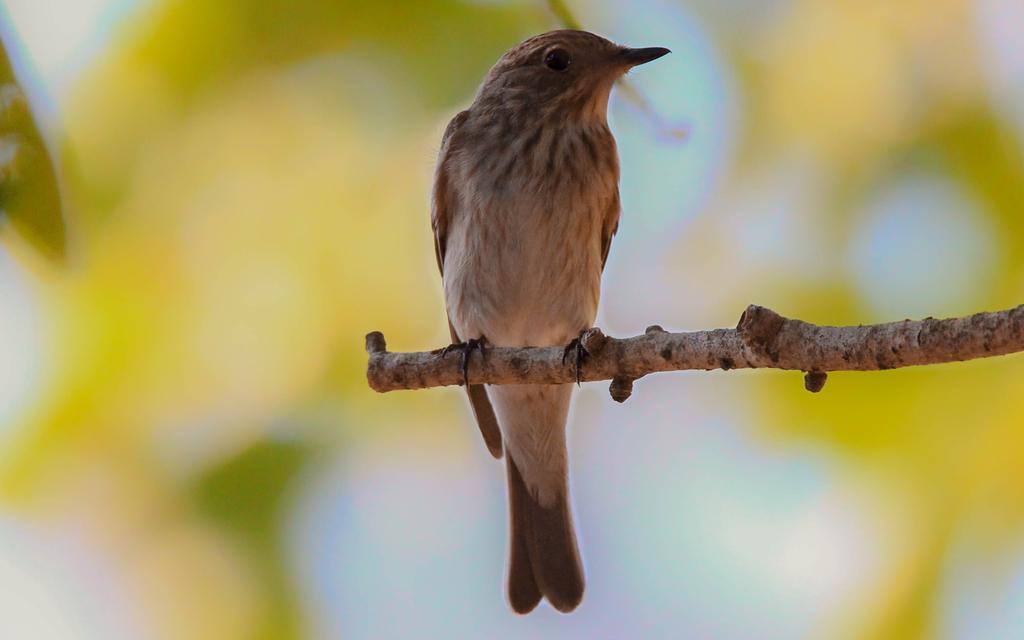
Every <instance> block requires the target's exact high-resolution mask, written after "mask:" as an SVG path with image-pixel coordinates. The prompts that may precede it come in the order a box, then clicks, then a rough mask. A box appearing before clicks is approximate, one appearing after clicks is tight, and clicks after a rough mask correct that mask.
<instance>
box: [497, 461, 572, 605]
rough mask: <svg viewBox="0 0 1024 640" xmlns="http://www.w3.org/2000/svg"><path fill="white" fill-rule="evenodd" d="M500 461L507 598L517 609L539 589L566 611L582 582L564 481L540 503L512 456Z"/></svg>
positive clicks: (530, 601)
mask: <svg viewBox="0 0 1024 640" xmlns="http://www.w3.org/2000/svg"><path fill="white" fill-rule="evenodd" d="M505 466H506V468H507V470H508V495H509V510H510V512H511V513H510V517H509V522H510V525H511V537H512V541H511V544H510V554H509V575H508V596H509V602H510V603H511V604H512V608H513V609H514V610H515V611H516V612H517V613H528V612H529V611H531V610H532V609H533V608H534V607H535V606H536V605H537V602H538V600H539V599H540V594H543V595H544V596H545V597H546V598H547V599H548V602H550V603H551V606H553V607H554V608H555V609H557V610H558V611H561V612H562V613H569V612H570V611H572V610H573V609H575V608H576V607H577V606H579V604H580V602H581V601H582V600H583V589H584V583H583V565H582V563H581V562H580V555H579V551H578V550H577V548H576V533H575V531H574V530H573V525H572V514H571V513H570V510H569V491H568V487H565V488H564V489H563V490H562V491H560V492H559V494H558V496H557V497H556V500H555V503H554V504H553V505H552V506H550V507H543V506H541V504H540V503H539V502H538V501H537V499H536V498H535V497H534V496H533V494H531V493H530V490H529V489H527V487H526V483H525V482H523V477H522V475H521V474H520V473H519V469H518V468H517V467H516V463H515V461H514V460H513V459H512V456H506V458H505ZM524 555H525V556H526V557H527V560H528V562H524V558H523V556H524Z"/></svg>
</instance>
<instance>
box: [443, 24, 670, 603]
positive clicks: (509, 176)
mask: <svg viewBox="0 0 1024 640" xmlns="http://www.w3.org/2000/svg"><path fill="white" fill-rule="evenodd" d="M667 53H670V52H669V50H668V49H665V48H663V47H647V48H629V47H624V46H621V45H618V44H615V43H614V42H612V41H610V40H608V39H605V38H603V37H601V36H598V35H596V34H593V33H589V32H586V31H579V30H570V29H562V30H557V31H550V32H547V33H543V34H540V35H537V36H534V37H531V38H529V39H527V40H525V41H523V42H522V43H520V44H518V45H517V46H514V47H513V48H511V49H509V50H508V51H507V52H506V53H505V54H504V55H502V56H501V58H500V59H499V60H498V61H497V62H496V63H495V64H494V66H493V67H492V68H491V69H490V71H489V72H488V73H487V74H486V76H485V77H484V79H483V81H482V83H481V84H480V87H479V89H478V90H477V92H476V95H475V97H474V99H473V102H472V103H471V105H470V106H469V108H468V109H466V110H464V111H462V112H460V113H459V114H458V115H456V116H455V117H454V118H453V119H452V120H451V122H450V123H449V124H448V127H447V128H446V130H445V132H444V135H443V136H442V140H441V146H440V151H439V154H438V162H437V166H436V171H435V175H434V188H433V193H432V201H431V227H432V229H433V235H434V249H435V254H436V258H437V264H438V268H439V269H440V272H441V280H442V285H443V290H444V299H445V308H446V311H447V315H448V325H449V329H450V332H451V338H452V344H451V346H450V347H448V348H446V349H445V350H443V352H442V353H441V355H442V357H447V356H448V354H449V353H451V352H452V351H458V352H461V355H462V367H463V374H464V376H465V381H464V384H465V387H466V389H467V392H468V394H469V400H470V406H471V407H472V410H473V413H474V416H475V418H476V422H477V424H478V426H479V429H480V432H481V434H482V435H483V439H484V442H485V444H486V446H487V448H488V450H489V451H490V453H491V454H492V455H493V456H494V457H495V458H497V459H501V458H502V456H503V455H504V458H505V468H506V475H507V482H508V502H509V523H510V526H509V529H510V542H509V557H508V569H507V597H508V603H509V605H510V606H511V608H512V610H513V611H515V612H516V613H519V614H526V613H529V612H530V611H532V610H533V609H534V608H535V607H536V606H537V605H538V603H539V602H540V601H541V599H542V598H546V599H547V600H548V602H549V603H550V605H551V606H552V607H554V608H555V609H556V610H558V611H560V612H563V613H568V612H571V611H573V610H574V609H576V607H577V606H578V605H579V604H580V602H581V601H582V599H583V592H584V574H583V566H582V563H581V559H580V552H579V547H578V544H577V540H576V534H575V530H574V526H573V518H572V508H571V504H570V497H569V476H568V451H567V444H566V424H567V421H568V413H569V405H570V400H571V396H572V392H573V385H572V384H560V385H534V384H523V385H500V386H499V385H486V386H485V385H480V384H472V385H471V384H469V376H468V369H467V367H468V364H469V362H470V354H471V353H472V351H474V350H481V351H482V352H483V353H484V355H485V351H484V350H485V349H487V348H489V347H491V346H497V347H522V346H539V347H544V346H547V347H551V346H564V347H565V353H566V355H567V356H569V355H573V356H574V358H575V362H576V372H577V383H578V382H579V375H580V374H579V372H580V367H581V366H583V365H585V359H586V356H587V353H586V350H585V348H584V347H583V345H582V343H581V341H580V337H581V336H582V334H583V332H584V331H585V330H587V329H589V328H590V327H592V326H593V323H594V320H595V317H596V315H597V307H598V300H599V297H600V288H601V275H602V272H603V270H604V265H605V263H606V261H607V259H608V252H609V248H610V247H611V241H612V237H613V236H614V235H615V233H616V231H617V229H618V225H619V216H620V210H621V205H620V199H619V160H618V151H617V148H616V143H615V138H614V137H613V135H612V133H611V130H610V129H609V127H608V119H607V112H608V100H609V96H610V93H611V90H612V87H613V85H614V84H615V82H616V80H618V79H619V78H620V77H622V76H623V75H624V74H625V73H626V72H628V71H629V70H630V69H632V68H633V67H636V66H638V65H641V64H645V63H647V62H651V61H653V60H656V59H658V58H660V57H662V56H664V55H665V54H667Z"/></svg>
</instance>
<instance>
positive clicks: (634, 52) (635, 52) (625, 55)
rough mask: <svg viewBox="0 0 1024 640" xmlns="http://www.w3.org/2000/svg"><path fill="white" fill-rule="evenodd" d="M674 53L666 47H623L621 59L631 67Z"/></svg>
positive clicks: (620, 54) (620, 53)
mask: <svg viewBox="0 0 1024 640" xmlns="http://www.w3.org/2000/svg"><path fill="white" fill-rule="evenodd" d="M669 53H672V52H671V51H669V50H668V49H666V48H665V47H646V48H643V49H622V50H621V51H620V52H619V59H620V60H622V62H623V64H625V65H627V66H629V67H635V66H637V65H641V64H646V63H648V62H651V61H652V60H657V59H658V58H660V57H661V56H663V55H666V54H669Z"/></svg>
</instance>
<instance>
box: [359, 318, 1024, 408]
mask: <svg viewBox="0 0 1024 640" xmlns="http://www.w3.org/2000/svg"><path fill="white" fill-rule="evenodd" d="M583 344H584V346H585V347H586V348H587V350H588V351H589V352H590V355H589V356H588V357H587V358H586V360H585V361H584V365H583V367H582V371H581V372H580V378H581V379H582V380H584V381H594V380H612V384H611V389H610V391H611V395H612V398H614V399H615V400H616V401H618V402H624V401H625V400H626V399H627V398H628V397H629V395H630V393H632V387H633V381H634V380H636V379H638V378H641V377H643V376H645V375H647V374H649V373H656V372H658V371H683V370H695V369H696V370H704V371H710V370H713V369H724V370H729V369H759V368H763V369H786V370H792V371H804V372H806V374H807V375H806V376H805V378H804V384H805V387H806V388H807V390H808V391H811V392H815V393H816V392H818V391H820V390H821V389H822V387H823V386H824V385H825V380H826V377H827V372H829V371H880V370H884V369H895V368H898V367H910V366H915V365H924V364H939V363H943V362H957V361H962V360H973V359H976V358H987V357H991V356H999V355H1006V354H1009V353H1016V352H1018V351H1024V305H1020V306H1018V307H1015V308H1013V309H1008V310H1006V311H998V312H994V313H978V314H975V315H972V316H966V317H963V318H950V319H947V320H936V319H935V318H926V319H924V320H916V321H912V320H903V321H902V322H890V323H887V324H876V325H867V326H863V325H862V326H856V327H825V326H818V325H815V324H811V323H809V322H804V321H802V320H793V319H790V318H785V317H783V316H781V315H779V314H777V313H775V312H774V311H772V310H771V309H766V308H764V307H759V306H757V305H751V306H749V307H747V310H746V311H744V312H743V315H742V316H741V317H740V321H739V324H738V325H737V327H736V328H735V329H712V330H710V331H694V332H689V333H669V332H667V331H665V330H664V329H662V328H661V327H658V326H652V327H648V329H647V331H646V332H645V333H644V335H641V336H635V337H632V338H610V337H608V336H605V335H604V334H603V333H601V330H600V329H596V328H595V329H591V330H590V331H588V332H587V333H586V334H585V335H584V337H583ZM366 351H367V353H368V354H369V356H370V358H369V364H368V366H367V371H366V377H367V380H368V381H369V383H370V387H371V388H373V389H374V390H375V391H379V392H381V393H383V392H386V391H395V390H398V389H427V388H430V387H443V386H451V385H461V384H462V383H463V374H462V365H461V353H459V352H449V353H448V354H447V355H442V350H441V349H438V350H436V351H429V352H419V353H392V352H389V351H387V345H386V343H385V341H384V336H383V334H381V333H380V332H377V331H375V332H373V333H370V334H368V335H367V336H366ZM469 381H470V383H473V384H482V383H486V384H564V383H571V382H575V381H576V371H575V367H574V358H564V349H563V347H505V348H500V347H488V348H487V349H486V351H485V352H484V354H483V355H481V353H480V352H479V351H475V352H473V353H471V355H470V360H469Z"/></svg>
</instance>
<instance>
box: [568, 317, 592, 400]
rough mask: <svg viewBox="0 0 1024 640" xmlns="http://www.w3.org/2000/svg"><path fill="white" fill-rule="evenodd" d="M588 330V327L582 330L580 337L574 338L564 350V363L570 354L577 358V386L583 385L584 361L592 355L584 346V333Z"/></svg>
mask: <svg viewBox="0 0 1024 640" xmlns="http://www.w3.org/2000/svg"><path fill="white" fill-rule="evenodd" d="M586 332H587V330H586V329H584V330H583V331H580V335H579V337H576V338H573V339H572V342H570V343H569V344H567V345H565V350H564V351H563V352H562V364H565V361H566V359H568V357H569V355H570V354H573V355H574V357H575V359H576V386H577V387H579V386H581V385H580V383H581V382H582V378H581V374H582V371H583V363H584V362H585V361H586V359H587V357H589V356H590V352H589V351H587V348H586V347H585V346H583V334H585V333H586Z"/></svg>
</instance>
